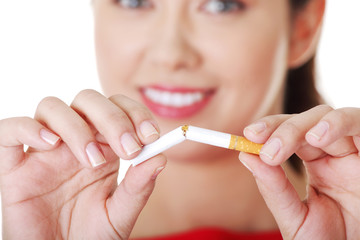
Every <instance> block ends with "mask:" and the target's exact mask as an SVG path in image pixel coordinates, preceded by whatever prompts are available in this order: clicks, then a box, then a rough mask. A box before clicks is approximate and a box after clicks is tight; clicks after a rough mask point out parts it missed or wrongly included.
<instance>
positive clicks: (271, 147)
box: [260, 138, 281, 160]
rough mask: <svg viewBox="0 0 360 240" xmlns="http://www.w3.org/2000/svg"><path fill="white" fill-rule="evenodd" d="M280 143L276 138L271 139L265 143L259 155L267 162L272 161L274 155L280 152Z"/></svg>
mask: <svg viewBox="0 0 360 240" xmlns="http://www.w3.org/2000/svg"><path fill="white" fill-rule="evenodd" d="M280 148H281V141H280V139H278V138H273V139H271V140H270V141H269V142H267V143H266V144H265V145H264V146H263V147H262V148H261V151H260V155H261V156H264V157H265V158H267V159H268V160H274V158H275V156H276V154H277V153H278V152H279V151H280Z"/></svg>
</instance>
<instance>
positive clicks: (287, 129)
mask: <svg viewBox="0 0 360 240" xmlns="http://www.w3.org/2000/svg"><path fill="white" fill-rule="evenodd" d="M280 129H281V132H282V133H283V134H284V135H285V136H298V135H300V133H301V130H300V127H299V126H298V125H297V124H296V123H294V122H293V121H291V120H288V121H285V122H284V123H282V124H281V125H280Z"/></svg>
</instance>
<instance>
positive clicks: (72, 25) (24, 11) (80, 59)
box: [0, 0, 360, 231]
mask: <svg viewBox="0 0 360 240" xmlns="http://www.w3.org/2000/svg"><path fill="white" fill-rule="evenodd" d="M336 4H337V5H336ZM359 9H360V1H356V0H341V1H339V0H328V6H327V10H326V16H325V22H324V29H323V35H322V40H321V42H320V48H319V53H318V59H317V60H318V75H319V79H320V81H319V84H318V87H319V90H320V91H321V93H323V95H324V96H325V98H326V99H327V100H328V102H329V103H330V104H331V105H332V106H334V107H337V108H338V107H345V106H352V107H360V94H359V92H360V71H359V65H360V61H359V56H360V46H359V45H360V30H359V29H360V27H359V26H360V14H358V11H359ZM92 29H93V22H92V12H91V6H90V0H61V1H54V0H30V1H29V0H0V119H2V118H6V117H11V116H32V115H33V113H34V111H35V109H36V105H37V103H38V102H39V101H40V100H41V99H42V98H43V97H45V96H50V95H51V96H57V97H60V98H61V99H63V100H64V101H65V102H67V103H70V102H71V100H72V98H73V97H74V96H75V95H76V93H77V92H78V91H80V90H81V89H84V88H94V89H97V90H100V87H99V84H98V82H97V74H96V64H95V57H94V47H93V31H92ZM0 161H1V159H0ZM0 229H1V228H0ZM19 230H20V229H19ZM20 231H21V230H20Z"/></svg>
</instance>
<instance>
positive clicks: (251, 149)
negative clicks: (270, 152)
mask: <svg viewBox="0 0 360 240" xmlns="http://www.w3.org/2000/svg"><path fill="white" fill-rule="evenodd" d="M263 146H264V144H259V143H254V142H252V141H250V140H248V139H246V138H244V137H239V136H236V135H231V138H230V144H229V149H234V150H237V151H240V152H246V153H252V154H257V155H259V154H260V150H261V148H262V147H263Z"/></svg>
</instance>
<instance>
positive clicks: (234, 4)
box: [203, 0, 246, 14]
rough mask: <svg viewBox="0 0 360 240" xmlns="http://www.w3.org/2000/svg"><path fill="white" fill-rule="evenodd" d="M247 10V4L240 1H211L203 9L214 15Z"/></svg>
mask: <svg viewBox="0 0 360 240" xmlns="http://www.w3.org/2000/svg"><path fill="white" fill-rule="evenodd" d="M245 8H246V6H245V4H244V3H243V2H241V1H239V0H209V1H207V3H206V4H205V5H204V7H203V9H204V10H205V11H207V12H209V13H212V14H219V13H220V14H221V13H230V12H236V11H240V10H244V9H245Z"/></svg>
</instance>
